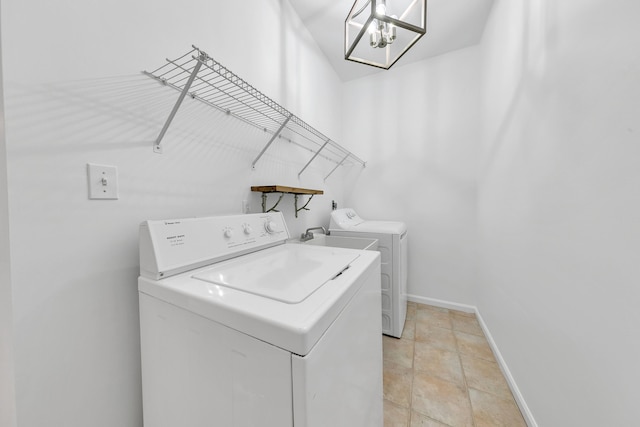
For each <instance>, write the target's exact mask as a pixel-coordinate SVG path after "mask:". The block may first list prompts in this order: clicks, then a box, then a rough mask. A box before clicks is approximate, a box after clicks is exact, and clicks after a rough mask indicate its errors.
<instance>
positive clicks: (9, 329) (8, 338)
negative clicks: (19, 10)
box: [0, 34, 16, 427]
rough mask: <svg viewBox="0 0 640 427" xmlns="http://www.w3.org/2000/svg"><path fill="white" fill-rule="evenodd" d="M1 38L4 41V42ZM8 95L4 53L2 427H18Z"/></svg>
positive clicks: (0, 109)
mask: <svg viewBox="0 0 640 427" xmlns="http://www.w3.org/2000/svg"><path fill="white" fill-rule="evenodd" d="M1 36H2V35H1V34H0V39H1ZM3 95H4V91H3V84H2V51H1V50H0V236H2V237H1V238H0V426H3V427H13V426H15V421H16V420H15V416H16V407H15V388H14V377H13V316H12V313H13V310H12V296H11V262H10V261H11V254H10V248H9V199H8V194H7V149H6V148H7V145H6V139H5V134H4V96H3Z"/></svg>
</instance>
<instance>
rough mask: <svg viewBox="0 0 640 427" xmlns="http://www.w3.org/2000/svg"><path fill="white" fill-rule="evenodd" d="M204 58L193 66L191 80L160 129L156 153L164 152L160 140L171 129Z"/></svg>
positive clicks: (154, 149) (154, 148) (155, 145)
mask: <svg viewBox="0 0 640 427" xmlns="http://www.w3.org/2000/svg"><path fill="white" fill-rule="evenodd" d="M203 59H204V58H203V57H201V58H199V59H198V61H197V62H196V65H195V66H194V67H193V71H192V72H191V75H190V76H189V80H187V83H186V84H185V85H184V88H183V89H182V92H181V93H180V96H179V97H178V100H177V101H176V104H175V105H174V106H173V110H171V113H169V117H168V118H167V121H166V122H165V124H164V126H163V127H162V130H161V131H160V135H158V138H156V142H155V144H154V146H153V151H154V153H162V146H161V145H160V142H161V141H162V138H164V134H165V133H166V132H167V129H169V125H170V124H171V122H172V121H173V118H174V117H175V116H176V113H177V112H178V109H179V108H180V105H182V101H184V97H185V96H187V93H188V92H189V89H190V88H191V84H192V83H193V81H194V80H195V78H196V75H197V74H198V71H200V67H201V66H202V60H203Z"/></svg>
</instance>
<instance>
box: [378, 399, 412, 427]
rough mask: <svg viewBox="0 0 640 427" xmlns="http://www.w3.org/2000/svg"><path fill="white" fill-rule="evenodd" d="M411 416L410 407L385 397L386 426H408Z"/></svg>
mask: <svg viewBox="0 0 640 427" xmlns="http://www.w3.org/2000/svg"><path fill="white" fill-rule="evenodd" d="M409 417H410V415H409V408H403V407H401V406H398V405H396V404H394V403H393V402H391V401H389V400H386V399H385V401H384V427H408V426H409Z"/></svg>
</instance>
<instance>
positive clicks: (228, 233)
mask: <svg viewBox="0 0 640 427" xmlns="http://www.w3.org/2000/svg"><path fill="white" fill-rule="evenodd" d="M231 236H233V228H230V227H227V228H225V229H224V237H226V238H227V239H229V238H231Z"/></svg>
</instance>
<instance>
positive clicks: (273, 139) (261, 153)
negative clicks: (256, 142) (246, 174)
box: [251, 114, 293, 169]
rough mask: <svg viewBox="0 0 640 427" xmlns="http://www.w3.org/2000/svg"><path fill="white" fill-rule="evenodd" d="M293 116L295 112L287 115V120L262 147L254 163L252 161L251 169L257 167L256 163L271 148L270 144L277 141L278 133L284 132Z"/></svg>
mask: <svg viewBox="0 0 640 427" xmlns="http://www.w3.org/2000/svg"><path fill="white" fill-rule="evenodd" d="M291 116H293V114H289V117H287V118H286V120H285V121H284V122H283V123H282V124H281V125H280V127H279V128H278V130H277V131H276V133H274V134H273V136H272V137H271V139H270V140H269V142H267V145H265V146H264V148H263V149H262V151H261V152H260V154H258V157H256V159H255V160H254V161H253V163H251V169H255V168H256V163H258V160H260V157H262V155H263V154H264V152H265V151H267V148H269V146H270V145H271V144H272V143H273V141H275V139H276V138H277V137H278V135H280V132H282V129H284V128H285V126H286V125H287V123H289V120H291Z"/></svg>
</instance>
